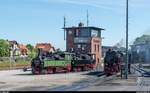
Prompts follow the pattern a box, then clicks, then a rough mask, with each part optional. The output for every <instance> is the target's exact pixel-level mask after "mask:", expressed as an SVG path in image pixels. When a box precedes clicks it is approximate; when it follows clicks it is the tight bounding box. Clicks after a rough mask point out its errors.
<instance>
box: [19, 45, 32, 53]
mask: <svg viewBox="0 0 150 93" xmlns="http://www.w3.org/2000/svg"><path fill="white" fill-rule="evenodd" d="M19 49H20V50H26V51H27V54H30V51H29V50H28V48H27V47H26V46H23V45H20V46H19Z"/></svg>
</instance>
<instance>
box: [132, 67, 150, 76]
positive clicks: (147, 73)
mask: <svg viewBox="0 0 150 93" xmlns="http://www.w3.org/2000/svg"><path fill="white" fill-rule="evenodd" d="M131 68H132V69H134V70H135V71H137V72H139V74H140V76H141V77H150V71H147V70H145V69H144V68H142V67H140V66H139V64H136V65H132V66H131Z"/></svg>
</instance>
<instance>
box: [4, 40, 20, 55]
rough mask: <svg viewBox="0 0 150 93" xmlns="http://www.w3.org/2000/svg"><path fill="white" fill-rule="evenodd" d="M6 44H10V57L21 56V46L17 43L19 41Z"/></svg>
mask: <svg viewBox="0 0 150 93" xmlns="http://www.w3.org/2000/svg"><path fill="white" fill-rule="evenodd" d="M6 42H7V43H8V44H9V47H10V56H19V55H20V49H19V44H18V43H17V41H15V40H13V41H8V40H6Z"/></svg>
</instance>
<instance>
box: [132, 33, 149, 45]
mask: <svg viewBox="0 0 150 93" xmlns="http://www.w3.org/2000/svg"><path fill="white" fill-rule="evenodd" d="M133 44H150V35H142V36H141V37H137V38H136V39H135V41H134V43H133Z"/></svg>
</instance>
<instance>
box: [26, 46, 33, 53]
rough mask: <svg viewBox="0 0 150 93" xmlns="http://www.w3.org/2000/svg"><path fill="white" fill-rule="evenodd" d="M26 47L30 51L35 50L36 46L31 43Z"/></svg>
mask: <svg viewBox="0 0 150 93" xmlns="http://www.w3.org/2000/svg"><path fill="white" fill-rule="evenodd" d="M26 47H27V48H28V49H29V51H30V52H32V51H33V50H34V46H33V45H31V44H27V45H26Z"/></svg>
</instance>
